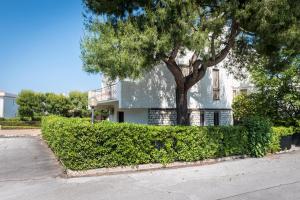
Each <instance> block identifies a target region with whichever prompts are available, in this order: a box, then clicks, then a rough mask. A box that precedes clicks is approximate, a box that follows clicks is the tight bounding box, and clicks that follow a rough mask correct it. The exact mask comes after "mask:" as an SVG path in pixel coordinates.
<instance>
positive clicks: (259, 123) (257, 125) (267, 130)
mask: <svg viewBox="0 0 300 200" xmlns="http://www.w3.org/2000/svg"><path fill="white" fill-rule="evenodd" d="M242 124H243V126H245V127H246V129H247V131H248V142H249V151H250V152H249V153H250V155H251V156H253V157H262V156H264V155H266V153H267V152H268V146H269V143H270V140H271V137H272V134H271V123H270V121H269V120H267V119H265V118H262V117H258V116H250V117H248V118H246V119H244V120H243V123H242Z"/></svg>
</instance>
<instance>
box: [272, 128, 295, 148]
mask: <svg viewBox="0 0 300 200" xmlns="http://www.w3.org/2000/svg"><path fill="white" fill-rule="evenodd" d="M294 133H295V130H294V128H293V127H284V126H277V127H272V136H271V140H270V145H269V152H271V153H274V152H277V151H280V150H281V149H280V140H281V138H282V137H284V136H289V135H293V134H294Z"/></svg>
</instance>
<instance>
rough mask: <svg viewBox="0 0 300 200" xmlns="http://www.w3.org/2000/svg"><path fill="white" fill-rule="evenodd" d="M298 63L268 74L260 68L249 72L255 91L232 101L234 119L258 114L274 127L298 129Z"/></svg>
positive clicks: (299, 113)
mask: <svg viewBox="0 0 300 200" xmlns="http://www.w3.org/2000/svg"><path fill="white" fill-rule="evenodd" d="M299 61H300V60H297V59H296V60H295V61H294V63H293V64H291V65H289V66H286V69H285V70H283V71H281V72H276V73H271V72H270V71H268V70H266V69H265V68H264V67H262V66H259V65H258V66H256V67H255V68H253V69H252V70H251V77H252V79H253V82H254V83H255V88H256V90H255V92H254V93H251V94H249V95H242V96H241V95H240V96H237V97H236V98H235V99H234V102H233V105H232V108H233V111H234V117H235V118H236V119H237V120H242V119H243V118H247V117H248V116H253V115H259V116H263V117H267V118H270V119H271V120H272V122H273V123H274V124H276V125H284V126H297V123H296V121H297V119H299V118H300V91H299V85H300V78H299V74H300V71H299V70H300V67H299V66H300V65H299V64H300V63H299Z"/></svg>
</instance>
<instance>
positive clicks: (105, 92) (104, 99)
mask: <svg viewBox="0 0 300 200" xmlns="http://www.w3.org/2000/svg"><path fill="white" fill-rule="evenodd" d="M88 96H89V105H90V106H91V105H93V104H95V102H96V104H97V105H101V104H106V103H108V102H114V101H117V85H116V84H113V85H109V86H107V87H103V88H101V89H97V90H92V91H89V94H88Z"/></svg>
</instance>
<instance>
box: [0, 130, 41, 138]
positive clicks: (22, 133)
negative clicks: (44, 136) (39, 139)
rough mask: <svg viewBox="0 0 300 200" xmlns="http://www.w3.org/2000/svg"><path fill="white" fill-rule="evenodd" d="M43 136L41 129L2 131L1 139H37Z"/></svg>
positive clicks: (0, 132) (0, 133)
mask: <svg viewBox="0 0 300 200" xmlns="http://www.w3.org/2000/svg"><path fill="white" fill-rule="evenodd" d="M36 136H41V129H13V130H0V137H7V138H8V137H36Z"/></svg>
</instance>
